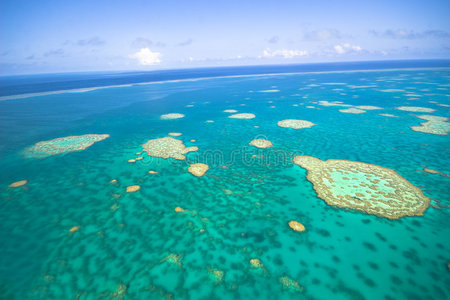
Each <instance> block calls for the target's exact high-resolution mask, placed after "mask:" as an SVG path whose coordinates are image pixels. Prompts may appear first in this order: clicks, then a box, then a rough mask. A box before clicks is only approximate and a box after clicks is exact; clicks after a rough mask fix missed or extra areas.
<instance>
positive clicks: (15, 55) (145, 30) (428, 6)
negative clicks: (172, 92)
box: [0, 0, 450, 75]
mask: <svg viewBox="0 0 450 300" xmlns="http://www.w3.org/2000/svg"><path fill="white" fill-rule="evenodd" d="M449 12H450V1H448V0H447V1H436V0H428V1H418V0H409V1H405V0H404V1H396V0H389V1H388V0H377V1H363V0H360V1H345V0H343V1H328V0H308V1H303V0H297V1H282V0H279V1H263V0H260V1H252V0H248V1H245V0H241V1H234V0H228V1H213V0H209V1H195V0H193V1H180V0H178V1H174V0H165V1H136V0H128V1H117V0H107V1H103V0H100V1H94V0H91V1H85V0H77V1H69V0H58V1H47V0H39V1H31V0H28V1H23V0H1V1H0V74H2V75H5V74H26V73H48V72H77V71H101V70H106V71H107V70H157V69H170V68H190V67H203V66H227V65H255V64H289V63H311V62H329V61H355V60H386V59H424V58H450V18H449V17H448V15H449Z"/></svg>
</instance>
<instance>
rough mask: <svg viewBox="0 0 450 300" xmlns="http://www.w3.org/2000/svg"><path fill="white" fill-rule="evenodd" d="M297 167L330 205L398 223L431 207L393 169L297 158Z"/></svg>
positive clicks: (341, 161)
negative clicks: (399, 219)
mask: <svg viewBox="0 0 450 300" xmlns="http://www.w3.org/2000/svg"><path fill="white" fill-rule="evenodd" d="M294 163H295V164H297V165H299V166H301V167H302V168H305V169H306V170H307V171H308V176H307V179H308V180H309V181H310V182H311V183H312V184H313V185H314V190H315V191H316V193H317V196H318V197H319V198H321V199H323V200H325V202H326V203H327V204H329V205H334V206H337V207H339V208H348V209H354V210H359V211H362V212H365V213H367V214H372V215H376V216H379V217H384V218H388V219H398V218H401V217H405V216H421V215H423V212H424V211H425V210H426V209H427V207H428V206H429V204H430V198H428V197H426V196H425V195H424V194H423V193H422V191H421V190H420V189H419V188H417V187H415V186H414V185H412V184H411V183H410V182H409V181H407V180H406V179H404V178H403V177H402V176H400V175H399V174H398V173H397V172H395V171H394V170H391V169H386V168H383V167H380V166H377V165H372V164H367V163H362V162H355V161H347V160H336V159H329V160H326V161H322V160H319V159H317V158H315V157H311V156H296V157H295V158H294Z"/></svg>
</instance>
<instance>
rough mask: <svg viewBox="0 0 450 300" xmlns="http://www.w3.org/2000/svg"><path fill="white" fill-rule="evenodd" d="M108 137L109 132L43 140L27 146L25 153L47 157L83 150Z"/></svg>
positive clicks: (30, 155) (36, 156)
mask: <svg viewBox="0 0 450 300" xmlns="http://www.w3.org/2000/svg"><path fill="white" fill-rule="evenodd" d="M107 138H109V134H85V135H73V136H67V137H63V138H56V139H53V140H49V141H41V142H39V143H36V144H35V145H34V146H32V147H30V148H27V149H26V150H25V155H26V156H27V157H31V158H46V157H49V156H52V155H58V154H65V153H70V152H74V151H81V150H85V149H87V148H88V147H90V146H92V145H93V144H94V143H97V142H100V141H103V140H104V139H107Z"/></svg>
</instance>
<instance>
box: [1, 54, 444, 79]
mask: <svg viewBox="0 0 450 300" xmlns="http://www.w3.org/2000/svg"><path fill="white" fill-rule="evenodd" d="M420 61H422V62H425V61H448V62H450V57H448V58H425V59H418V58H406V59H373V60H347V61H321V62H302V63H268V64H248V65H227V66H223V65H217V66H192V67H168V68H160V69H153V70H139V69H129V70H127V69H117V70H90V71H61V72H41V73H17V74H0V78H5V77H16V76H34V75H64V74H86V73H89V74H95V73H100V74H107V73H119V74H120V73H138V72H144V73H151V72H159V71H171V70H174V71H175V70H201V69H226V68H247V67H285V66H307V65H322V64H352V63H372V62H379V63H381V62H420Z"/></svg>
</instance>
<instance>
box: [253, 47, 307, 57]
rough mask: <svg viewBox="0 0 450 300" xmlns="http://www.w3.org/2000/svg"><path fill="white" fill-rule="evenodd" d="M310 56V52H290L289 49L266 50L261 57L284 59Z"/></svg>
mask: <svg viewBox="0 0 450 300" xmlns="http://www.w3.org/2000/svg"><path fill="white" fill-rule="evenodd" d="M306 55H308V51H306V50H288V49H280V50H273V51H272V50H270V49H266V50H264V52H263V55H262V56H260V57H283V58H294V57H298V56H306Z"/></svg>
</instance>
